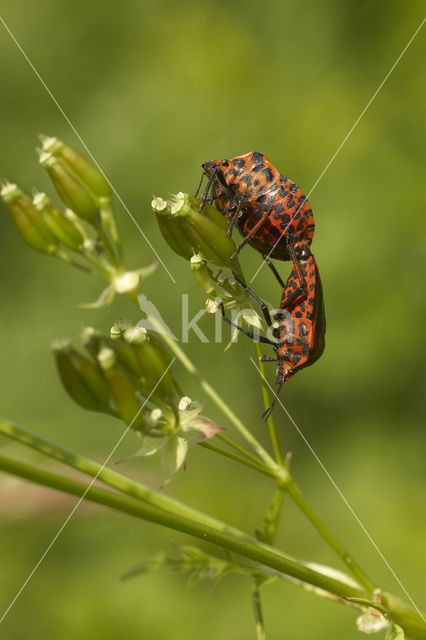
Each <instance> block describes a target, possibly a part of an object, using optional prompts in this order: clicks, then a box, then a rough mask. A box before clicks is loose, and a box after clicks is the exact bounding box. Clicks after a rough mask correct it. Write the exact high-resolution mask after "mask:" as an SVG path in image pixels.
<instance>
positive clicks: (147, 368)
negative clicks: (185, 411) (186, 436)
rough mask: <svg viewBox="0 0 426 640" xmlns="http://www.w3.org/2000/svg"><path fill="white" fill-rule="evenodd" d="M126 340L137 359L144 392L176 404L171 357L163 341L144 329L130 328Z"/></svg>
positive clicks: (126, 332) (125, 334)
mask: <svg viewBox="0 0 426 640" xmlns="http://www.w3.org/2000/svg"><path fill="white" fill-rule="evenodd" d="M124 340H125V341H127V342H128V344H129V346H131V347H132V349H133V351H134V353H135V355H136V357H137V360H138V364H139V371H140V375H141V379H142V383H141V384H142V387H143V392H144V393H145V394H152V397H153V398H154V399H155V400H162V401H165V402H171V403H173V404H174V402H175V398H174V395H175V394H174V386H173V376H172V372H171V370H170V369H169V368H168V367H169V365H170V362H171V357H170V354H169V353H168V351H167V349H166V348H165V347H164V345H163V344H162V343H161V341H160V340H159V339H158V338H157V337H156V336H154V335H152V334H148V332H147V331H146V329H144V328H143V327H128V328H127V329H126V330H125V332H124ZM166 371H167V373H165V372H166Z"/></svg>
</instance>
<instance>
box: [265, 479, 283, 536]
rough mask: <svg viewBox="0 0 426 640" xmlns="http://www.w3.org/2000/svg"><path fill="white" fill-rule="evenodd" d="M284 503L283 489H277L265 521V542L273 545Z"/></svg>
mask: <svg viewBox="0 0 426 640" xmlns="http://www.w3.org/2000/svg"><path fill="white" fill-rule="evenodd" d="M282 501H283V487H277V488H276V489H275V493H274V497H273V498H272V502H271V504H270V505H269V507H268V510H267V512H266V515H265V518H264V520H263V535H264V537H265V542H267V543H268V544H272V543H273V541H274V538H275V534H276V532H277V526H278V520H279V517H280V513H281V506H282Z"/></svg>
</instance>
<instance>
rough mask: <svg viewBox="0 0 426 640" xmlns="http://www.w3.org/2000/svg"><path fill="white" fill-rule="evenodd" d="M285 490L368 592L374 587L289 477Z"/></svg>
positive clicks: (371, 591)
mask: <svg viewBox="0 0 426 640" xmlns="http://www.w3.org/2000/svg"><path fill="white" fill-rule="evenodd" d="M285 489H286V491H287V492H288V493H289V494H290V496H291V497H292V498H293V500H294V502H295V503H296V504H297V506H298V507H299V508H300V509H301V510H302V511H303V513H304V514H305V516H306V517H307V518H308V520H310V522H311V523H312V524H313V525H314V527H315V529H316V530H317V531H318V533H319V534H320V535H321V537H322V538H323V539H324V540H325V541H326V543H327V544H328V545H329V547H331V548H332V549H333V551H335V553H336V554H337V555H338V556H339V557H340V558H341V559H342V560H343V562H344V563H345V565H346V566H347V567H348V569H349V570H350V571H351V573H352V574H353V575H354V576H355V577H356V579H357V580H359V582H360V583H361V584H362V585H364V587H365V588H366V589H367V591H369V592H370V593H373V591H374V590H375V589H376V585H375V584H373V582H371V580H370V579H369V578H368V576H367V575H366V574H365V573H364V571H363V570H362V569H361V568H360V567H359V566H358V564H357V563H356V562H355V561H354V560H353V559H352V558H351V556H350V555H349V554H348V553H347V552H346V551H345V549H344V548H343V547H342V546H341V545H340V543H339V542H338V541H337V540H336V538H335V537H334V536H333V535H332V534H331V533H330V531H329V530H328V529H327V527H326V526H325V524H324V523H323V522H322V520H321V519H320V518H319V516H318V515H317V514H316V513H315V511H314V510H313V509H312V507H311V506H310V505H309V504H308V503H307V502H306V500H305V498H304V496H303V494H302V492H301V491H300V489H299V488H298V487H297V485H296V484H295V483H294V481H293V479H292V478H291V477H290V479H289V481H288V482H287V484H286V486H285Z"/></svg>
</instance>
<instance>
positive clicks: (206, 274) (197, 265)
mask: <svg viewBox="0 0 426 640" xmlns="http://www.w3.org/2000/svg"><path fill="white" fill-rule="evenodd" d="M191 270H192V273H193V274H194V276H195V279H196V281H197V282H198V284H199V285H201V287H202V288H203V289H204V291H205V292H206V293H208V294H210V293H213V291H214V285H215V283H214V280H213V278H212V272H211V271H210V269H209V268H208V266H207V262H206V260H204V259H203V257H202V256H200V254H199V253H197V254H196V255H195V256H192V258H191Z"/></svg>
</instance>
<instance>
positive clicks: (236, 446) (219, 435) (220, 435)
mask: <svg viewBox="0 0 426 640" xmlns="http://www.w3.org/2000/svg"><path fill="white" fill-rule="evenodd" d="M216 438H218V439H219V440H222V442H225V443H226V444H227V445H228V446H230V447H232V448H233V449H235V450H236V451H239V453H242V454H243V456H245V457H246V458H248V459H249V460H252V462H255V463H257V464H259V463H260V459H259V458H257V457H256V456H254V455H253V454H252V453H250V451H247V449H244V447H241V446H240V445H239V444H238V443H237V442H234V441H233V440H231V439H230V438H227V437H226V436H224V435H223V433H220V432H219V433H216Z"/></svg>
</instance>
